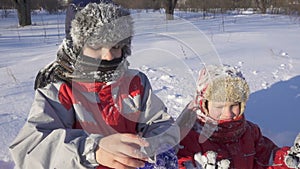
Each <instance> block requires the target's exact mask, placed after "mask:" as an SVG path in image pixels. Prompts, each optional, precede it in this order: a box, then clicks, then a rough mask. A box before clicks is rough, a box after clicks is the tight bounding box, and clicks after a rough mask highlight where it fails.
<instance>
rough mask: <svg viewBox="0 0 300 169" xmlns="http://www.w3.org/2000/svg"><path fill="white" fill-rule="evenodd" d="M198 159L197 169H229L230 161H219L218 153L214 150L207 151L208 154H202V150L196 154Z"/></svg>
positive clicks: (195, 157) (196, 159) (195, 156)
mask: <svg viewBox="0 0 300 169" xmlns="http://www.w3.org/2000/svg"><path fill="white" fill-rule="evenodd" d="M194 159H195V161H196V165H197V167H196V169H216V168H217V169H228V168H229V166H230V161H229V160H228V159H223V160H221V161H218V162H217V153H216V152H213V151H208V152H206V155H202V154H201V152H199V153H197V154H195V155H194Z"/></svg>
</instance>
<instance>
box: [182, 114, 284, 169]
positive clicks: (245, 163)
mask: <svg viewBox="0 0 300 169" xmlns="http://www.w3.org/2000/svg"><path fill="white" fill-rule="evenodd" d="M196 123H198V124H201V125H200V126H202V127H203V124H202V123H201V122H200V121H199V120H197V121H196ZM195 126H196V125H194V127H193V128H192V129H191V130H190V131H189V133H188V134H187V135H186V136H185V137H184V138H183V140H182V141H181V142H180V145H181V149H180V150H179V152H178V159H179V168H180V169H185V166H184V164H185V163H186V162H188V161H190V162H193V163H194V165H195V161H194V159H193V157H194V154H196V153H198V152H201V154H205V153H206V152H207V151H214V152H216V153H217V161H219V160H222V159H228V160H229V161H230V168H231V169H286V168H288V167H286V165H285V164H284V162H283V160H284V156H285V154H286V153H287V150H288V149H289V147H284V148H281V149H280V148H278V147H277V146H276V145H275V144H274V143H273V142H272V141H271V140H270V139H268V138H267V137H264V136H263V135H262V133H261V131H260V129H259V127H258V126H257V125H255V124H253V123H251V122H249V121H246V120H245V118H244V117H242V118H241V119H239V120H237V121H234V122H227V123H222V124H219V125H218V130H217V131H215V132H214V133H213V134H212V136H210V138H209V139H206V141H204V142H203V143H199V141H198V140H199V136H200V134H199V132H197V131H196V128H195ZM198 129H199V128H198ZM198 131H199V130H198ZM200 133H201V132H200ZM272 157H273V158H272ZM270 164H271V165H270Z"/></svg>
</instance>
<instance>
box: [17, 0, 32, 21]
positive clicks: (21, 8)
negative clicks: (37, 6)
mask: <svg viewBox="0 0 300 169" xmlns="http://www.w3.org/2000/svg"><path fill="white" fill-rule="evenodd" d="M13 3H14V4H15V7H16V9H17V11H18V19H19V25H20V26H26V25H31V9H30V0H13Z"/></svg>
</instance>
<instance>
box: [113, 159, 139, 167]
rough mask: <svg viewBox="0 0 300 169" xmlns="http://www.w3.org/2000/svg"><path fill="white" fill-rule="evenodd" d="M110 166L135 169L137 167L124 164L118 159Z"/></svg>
mask: <svg viewBox="0 0 300 169" xmlns="http://www.w3.org/2000/svg"><path fill="white" fill-rule="evenodd" d="M110 167H111V168H117V169H136V168H137V167H129V166H127V165H124V164H122V163H120V162H118V161H114V162H113V163H112V165H111V166H110Z"/></svg>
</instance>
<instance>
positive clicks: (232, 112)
mask: <svg viewBox="0 0 300 169" xmlns="http://www.w3.org/2000/svg"><path fill="white" fill-rule="evenodd" d="M249 93H250V91H249V86H248V84H247V82H246V81H245V78H244V77H243V75H242V73H241V72H240V71H239V70H238V69H236V68H234V67H231V66H228V65H220V66H217V65H208V66H206V67H205V68H203V69H202V70H201V71H200V73H199V78H198V82H197V97H196V99H195V101H194V102H191V103H190V104H189V105H188V106H187V107H186V109H185V110H184V111H183V113H182V114H181V116H180V117H179V118H178V122H179V124H180V126H181V127H182V129H181V137H182V140H181V142H180V147H181V149H180V150H179V152H178V159H179V167H180V168H181V169H184V168H186V169H193V168H194V167H198V168H205V169H208V168H213V169H215V168H218V169H220V168H222V169H226V168H232V169H233V168H235V169H267V168H268V169H272V168H274V169H275V168H276V169H279V168H282V169H283V168H288V167H287V166H289V167H290V168H297V166H298V165H299V155H300V151H299V150H300V147H299V144H300V138H298V139H296V141H295V145H294V146H293V147H292V148H291V149H290V148H288V147H283V148H279V147H277V146H276V145H275V144H274V143H273V142H272V141H271V140H269V139H268V138H267V137H265V136H263V135H262V133H261V131H260V129H259V127H258V126H257V125H255V124H253V123H252V122H250V121H247V120H246V119H245V116H244V114H243V113H244V110H245V107H246V101H247V100H248V97H249ZM189 124H191V125H189ZM189 129H191V130H190V131H189ZM298 137H300V135H299V136H298ZM297 156H298V157H297ZM298 167H299V166H298Z"/></svg>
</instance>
